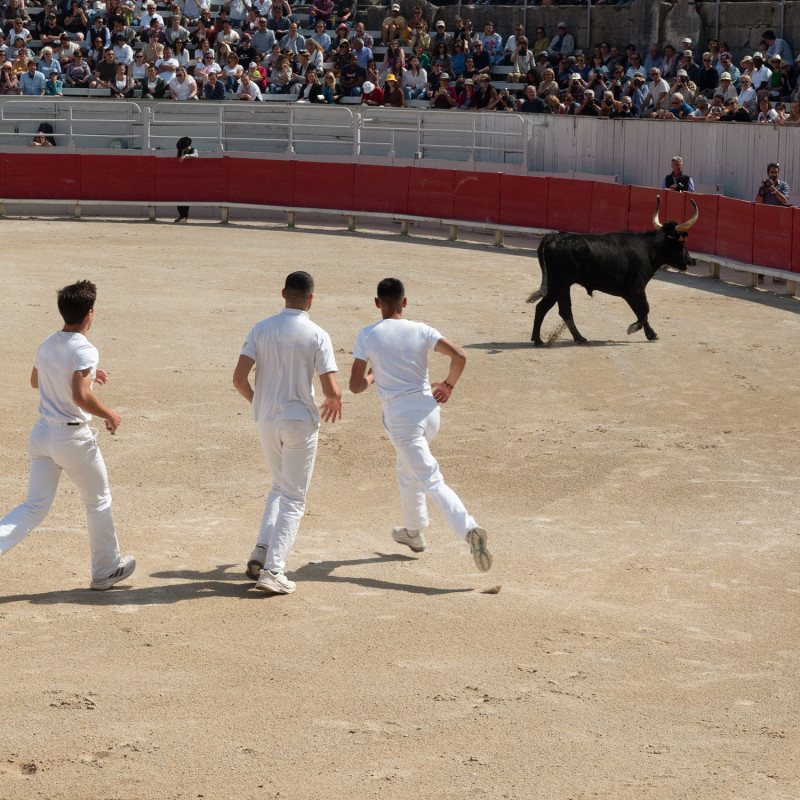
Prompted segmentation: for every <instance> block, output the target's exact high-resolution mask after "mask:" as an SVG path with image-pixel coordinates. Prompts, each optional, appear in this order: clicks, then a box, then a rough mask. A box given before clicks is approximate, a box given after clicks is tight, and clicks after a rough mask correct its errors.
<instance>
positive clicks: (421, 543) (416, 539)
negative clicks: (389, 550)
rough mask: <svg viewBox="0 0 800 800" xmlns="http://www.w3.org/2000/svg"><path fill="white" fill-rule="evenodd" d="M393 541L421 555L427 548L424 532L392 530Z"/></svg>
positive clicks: (402, 529)
mask: <svg viewBox="0 0 800 800" xmlns="http://www.w3.org/2000/svg"><path fill="white" fill-rule="evenodd" d="M392 539H394V540H395V541H396V542H397V543H398V544H404V545H406V546H407V547H410V548H411V549H412V550H413V551H414V552H415V553H421V552H422V551H423V550H424V549H425V546H426V545H425V537H424V536H423V534H422V531H410V530H408V528H392Z"/></svg>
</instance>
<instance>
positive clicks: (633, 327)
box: [628, 322, 642, 336]
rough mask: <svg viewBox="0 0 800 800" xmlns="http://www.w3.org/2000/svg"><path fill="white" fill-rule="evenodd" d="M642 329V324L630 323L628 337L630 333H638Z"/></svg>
mask: <svg viewBox="0 0 800 800" xmlns="http://www.w3.org/2000/svg"><path fill="white" fill-rule="evenodd" d="M641 329H642V324H641V323H640V322H632V323H631V324H630V325H628V336H630V335H631V334H632V333H636V331H640V330H641Z"/></svg>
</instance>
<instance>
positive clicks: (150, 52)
mask: <svg viewBox="0 0 800 800" xmlns="http://www.w3.org/2000/svg"><path fill="white" fill-rule="evenodd" d="M94 49H96V46H95V48H94ZM142 54H143V55H144V60H145V61H146V62H147V63H148V64H149V63H150V62H151V61H157V60H158V59H159V58H163V54H164V45H163V44H161V42H159V41H158V31H150V32H149V33H148V39H147V44H145V46H144V47H143V48H142ZM91 58H92V53H91V52H90V53H89V60H91Z"/></svg>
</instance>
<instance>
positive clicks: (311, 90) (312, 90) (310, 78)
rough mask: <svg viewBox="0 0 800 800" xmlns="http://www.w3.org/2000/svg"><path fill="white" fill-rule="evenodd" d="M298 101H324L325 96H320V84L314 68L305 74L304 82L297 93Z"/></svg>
mask: <svg viewBox="0 0 800 800" xmlns="http://www.w3.org/2000/svg"><path fill="white" fill-rule="evenodd" d="M297 102H298V103H324V102H325V98H324V97H323V96H322V86H320V83H319V78H318V77H317V73H316V72H315V71H314V70H311V71H310V72H308V73H307V74H306V82H305V84H304V85H303V86H302V87H301V88H300V91H299V93H298V100H297Z"/></svg>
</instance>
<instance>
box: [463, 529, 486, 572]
mask: <svg viewBox="0 0 800 800" xmlns="http://www.w3.org/2000/svg"><path fill="white" fill-rule="evenodd" d="M488 538H489V535H488V534H487V533H486V531H485V530H484V529H483V528H473V529H472V530H471V531H468V532H467V544H469V552H470V553H471V554H472V558H473V559H474V561H475V566H476V567H477V568H478V569H479V570H480V571H481V572H488V571H489V570H490V569H491V568H492V554H491V553H490V552H489V551H488V549H487V548H486V541H487V539H488Z"/></svg>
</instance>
